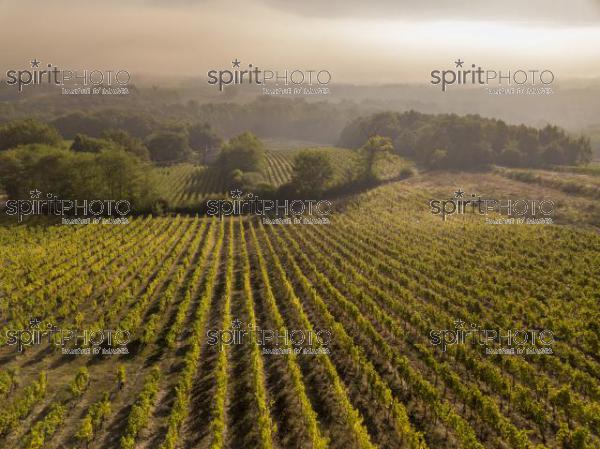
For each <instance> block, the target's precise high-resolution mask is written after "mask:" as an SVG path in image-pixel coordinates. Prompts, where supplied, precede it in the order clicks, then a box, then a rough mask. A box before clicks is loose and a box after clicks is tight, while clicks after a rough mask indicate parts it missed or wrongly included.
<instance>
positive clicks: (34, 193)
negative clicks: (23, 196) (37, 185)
mask: <svg viewBox="0 0 600 449" xmlns="http://www.w3.org/2000/svg"><path fill="white" fill-rule="evenodd" d="M41 194H42V192H40V191H39V190H38V189H35V190H30V191H29V195H30V196H31V198H32V199H37V198H39V197H40V195H41Z"/></svg>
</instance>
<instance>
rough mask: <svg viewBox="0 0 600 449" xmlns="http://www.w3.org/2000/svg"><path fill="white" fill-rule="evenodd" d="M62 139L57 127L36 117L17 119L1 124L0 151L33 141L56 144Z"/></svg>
mask: <svg viewBox="0 0 600 449" xmlns="http://www.w3.org/2000/svg"><path fill="white" fill-rule="evenodd" d="M60 141H61V136H60V134H59V133H58V131H57V130H56V129H55V128H53V127H52V126H50V125H47V124H46V123H43V122H40V121H39V120H36V119H25V120H15V121H12V122H8V123H5V124H3V125H1V126H0V151H3V150H8V149H9V148H16V147H18V146H20V145H28V144H32V143H39V144H45V145H56V144H58V143H59V142H60Z"/></svg>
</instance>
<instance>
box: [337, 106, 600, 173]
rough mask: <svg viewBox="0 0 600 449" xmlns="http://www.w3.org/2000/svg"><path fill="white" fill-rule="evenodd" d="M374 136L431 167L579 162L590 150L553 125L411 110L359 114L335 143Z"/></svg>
mask: <svg viewBox="0 0 600 449" xmlns="http://www.w3.org/2000/svg"><path fill="white" fill-rule="evenodd" d="M374 135H381V136H385V137H388V138H390V139H392V141H393V143H394V147H395V148H396V151H398V154H400V155H401V156H404V157H408V158H410V159H413V160H415V161H417V162H419V163H421V164H423V165H426V166H429V167H432V168H478V167H485V166H488V165H490V164H504V165H509V166H529V167H535V166H542V165H548V164H579V163H586V162H589V160H590V158H591V154H592V150H591V144H590V141H589V139H587V138H584V137H571V136H569V135H568V134H567V133H566V132H565V131H563V130H562V129H560V128H558V127H556V126H551V125H547V126H546V127H544V128H542V129H535V128H531V127H527V126H524V125H520V126H514V125H507V124H506V123H504V122H503V121H501V120H494V119H486V118H482V117H480V116H478V115H466V116H462V117H461V116H458V115H455V114H439V115H428V114H422V113H419V112H415V111H409V112H404V113H397V112H382V113H378V114H374V115H371V116H368V117H361V118H358V119H356V120H354V121H353V122H351V123H350V124H349V125H348V126H346V128H345V129H344V130H343V131H342V133H341V137H340V144H341V145H342V146H348V147H351V148H359V147H361V146H363V145H364V143H365V142H366V141H367V140H368V139H369V138H370V137H371V136H374ZM440 151H445V152H446V157H445V158H441V157H440V155H441V153H440Z"/></svg>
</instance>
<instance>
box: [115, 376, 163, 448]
mask: <svg viewBox="0 0 600 449" xmlns="http://www.w3.org/2000/svg"><path fill="white" fill-rule="evenodd" d="M160 377H161V376H160V369H159V368H158V367H154V368H152V370H151V371H150V373H149V374H148V376H147V377H146V380H145V381H144V386H143V387H142V391H141V392H140V394H139V395H138V397H137V399H136V401H135V404H133V406H132V407H131V411H130V412H129V417H128V418H127V427H126V429H125V433H124V434H123V436H122V437H121V444H120V447H121V449H133V448H134V447H135V439H136V437H137V434H138V433H139V431H140V430H142V429H143V428H144V427H146V425H147V424H148V419H149V417H150V411H151V409H152V406H153V404H154V399H155V398H156V393H158V383H159V381H160Z"/></svg>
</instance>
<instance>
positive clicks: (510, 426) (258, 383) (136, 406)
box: [0, 167, 600, 449]
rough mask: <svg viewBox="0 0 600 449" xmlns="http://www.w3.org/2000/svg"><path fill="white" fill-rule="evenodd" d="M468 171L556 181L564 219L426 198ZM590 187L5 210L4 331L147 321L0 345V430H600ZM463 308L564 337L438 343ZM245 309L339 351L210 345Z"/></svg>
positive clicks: (438, 434) (364, 435)
mask: <svg viewBox="0 0 600 449" xmlns="http://www.w3.org/2000/svg"><path fill="white" fill-rule="evenodd" d="M168 170H170V171H171V173H170V175H169V176H171V177H175V174H176V173H179V178H181V181H180V184H178V185H177V189H179V190H180V191H185V190H186V189H188V188H190V186H193V185H196V184H190V177H191V178H193V179H192V181H193V182H196V180H197V179H203V181H201V182H203V184H198V185H202V186H208V187H202V189H205V190H202V191H209V190H210V191H215V192H217V191H218V189H219V187H218V181H216V180H214V179H212V180H211V179H209V178H208V177H206V178H202V173H204V171H203V170H204V169H202V168H193V167H191V168H190V167H171V168H169V169H168ZM274 173H275V170H273V176H275V175H274ZM198 174H199V175H200V176H197V175H198ZM277 176H279V175H277ZM281 176H283V175H281ZM457 188H461V189H462V190H464V191H465V192H468V193H472V192H474V193H477V194H480V195H482V196H488V197H492V196H499V197H515V198H516V197H521V198H535V199H541V198H552V199H553V200H555V201H556V204H557V206H556V211H557V214H556V222H557V223H560V224H562V225H559V226H556V225H505V226H494V225H489V224H485V222H484V221H483V219H482V218H481V217H479V216H476V215H463V216H460V217H459V216H455V217H451V218H450V219H448V220H447V221H445V222H444V221H442V220H441V218H440V217H438V216H434V215H432V214H431V213H430V210H429V206H428V201H429V200H430V199H432V198H448V197H451V196H452V193H453V192H454V191H455V190H456V189H457ZM173 189H175V188H174V187H173ZM185 199H186V198H185V197H183V198H182V200H185ZM594 204H595V201H594V200H592V199H591V198H589V197H587V196H586V195H581V196H573V195H568V194H567V193H565V192H564V191H562V190H561V189H557V188H551V187H549V186H548V185H546V184H541V183H537V182H534V183H530V182H521V181H517V180H515V179H510V178H507V177H506V176H503V175H502V174H499V173H485V174H474V173H448V172H433V173H427V174H422V175H418V176H414V177H412V178H409V179H408V180H405V181H399V182H391V183H387V184H386V185H384V186H381V187H378V188H376V189H373V190H370V191H368V192H365V193H363V194H360V195H357V196H352V197H349V198H345V199H344V200H343V201H338V202H336V204H335V205H336V209H337V212H336V214H335V215H334V216H332V217H331V223H330V224H329V225H324V226H311V225H298V226H268V225H263V224H262V223H261V222H260V221H259V220H257V219H252V218H249V217H243V218H239V217H237V218H232V219H226V220H223V221H218V220H214V219H209V218H200V217H186V216H178V217H169V218H144V217H139V218H136V219H134V220H133V221H132V222H131V223H130V224H129V225H124V226H93V225H90V226H82V227H75V226H13V225H11V226H3V227H1V228H0V242H1V243H2V244H1V245H0V255H1V257H2V260H3V265H2V268H1V273H0V275H1V276H0V279H1V295H0V316H1V317H2V321H1V323H0V324H1V328H2V332H1V335H2V338H3V339H5V341H4V342H6V331H7V330H10V329H28V328H29V325H30V323H29V320H30V318H32V317H35V318H36V319H38V320H40V321H41V322H42V324H41V326H44V325H45V324H47V323H52V324H55V325H58V326H60V327H61V328H66V329H69V328H76V329H117V328H120V329H131V332H132V341H131V342H130V343H129V344H128V345H127V348H128V351H129V354H126V355H119V354H113V355H93V354H92V355H64V354H62V353H61V352H60V351H59V350H58V349H57V348H55V347H53V346H52V345H50V344H47V343H46V344H44V343H42V344H38V345H32V346H31V347H28V348H26V350H25V351H24V352H22V353H19V352H17V351H16V349H15V347H14V346H7V345H2V347H1V349H0V398H1V401H2V404H3V407H2V409H1V410H0V435H1V436H0V447H3V448H11V449H12V448H15V449H16V448H42V447H43V448H47V449H67V448H76V447H88V448H90V449H100V448H123V449H125V448H213V449H214V448H231V449H234V448H235V449H237V448H280V449H284V448H294V449H295V448H307V449H308V448H375V447H377V448H382V449H383V448H389V449H392V448H394V449H395V448H409V447H410V448H417V447H420V448H425V447H428V448H431V449H437V448H486V449H487V448H498V449H504V448H534V447H535V448H538V447H539V448H542V447H546V448H556V449H558V448H564V447H584V448H596V447H600V420H599V416H600V382H599V379H600V357H599V356H598V354H599V340H600V334H599V328H598V322H599V321H600V306H599V304H600V235H599V234H598V232H597V229H596V228H594V222H593V220H594V216H593V212H590V211H593V210H594ZM457 322H462V323H466V325H467V326H471V325H472V324H473V325H477V326H480V327H482V328H485V329H490V328H491V329H501V330H506V329H530V328H534V329H537V330H541V329H550V330H551V331H552V332H553V334H554V336H555V341H554V344H553V345H552V349H553V354H552V355H547V354H546V355H531V354H530V355H512V356H511V355H490V354H486V353H485V351H484V349H483V348H482V347H480V346H478V345H470V344H467V345H449V346H448V347H447V349H446V350H445V351H443V350H442V349H441V348H440V347H439V346H436V345H433V344H432V340H431V337H430V335H431V332H432V331H436V330H444V329H445V330H447V329H455V326H457V324H456V323H457ZM240 323H242V326H248V327H252V328H254V329H256V328H259V329H269V330H272V331H274V332H283V331H285V330H289V331H291V330H298V329H302V330H304V331H307V330H313V331H316V330H317V329H321V330H322V329H326V330H328V331H329V332H330V337H331V338H330V339H329V341H328V342H327V344H326V345H325V346H326V347H327V349H328V351H325V352H317V353H316V354H313V353H310V354H302V353H300V354H295V353H294V352H293V351H292V353H291V354H287V355H286V354H271V353H265V352H264V350H265V349H280V348H281V346H280V345H277V346H275V343H274V341H272V340H271V341H270V342H269V341H268V342H267V343H265V345H264V346H262V347H261V346H258V345H255V344H250V343H245V344H231V345H227V344H222V343H219V344H214V345H213V344H210V343H211V338H210V337H209V336H210V335H211V334H210V333H209V332H210V331H211V330H212V331H218V330H234V329H237V328H239V326H240ZM67 346H69V347H71V346H76V343H75V342H72V343H71V344H69V345H67ZM79 346H80V345H79ZM284 346H285V347H284V349H286V348H288V347H290V346H289V342H287V343H286V345H284ZM300 347H302V348H308V347H309V346H308V344H307V343H306V342H304V343H302V344H300ZM120 367H122V369H123V370H124V371H121V377H119V374H118V371H119V368H120ZM40 372H43V373H45V377H44V376H42V377H40V374H39V373H40ZM123 372H124V373H125V377H124V379H123V377H122V375H123ZM119 379H121V381H120V380H119ZM577 442H579V443H577ZM567 444H570V446H567ZM575 444H581V445H580V446H576V445H575Z"/></svg>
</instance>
